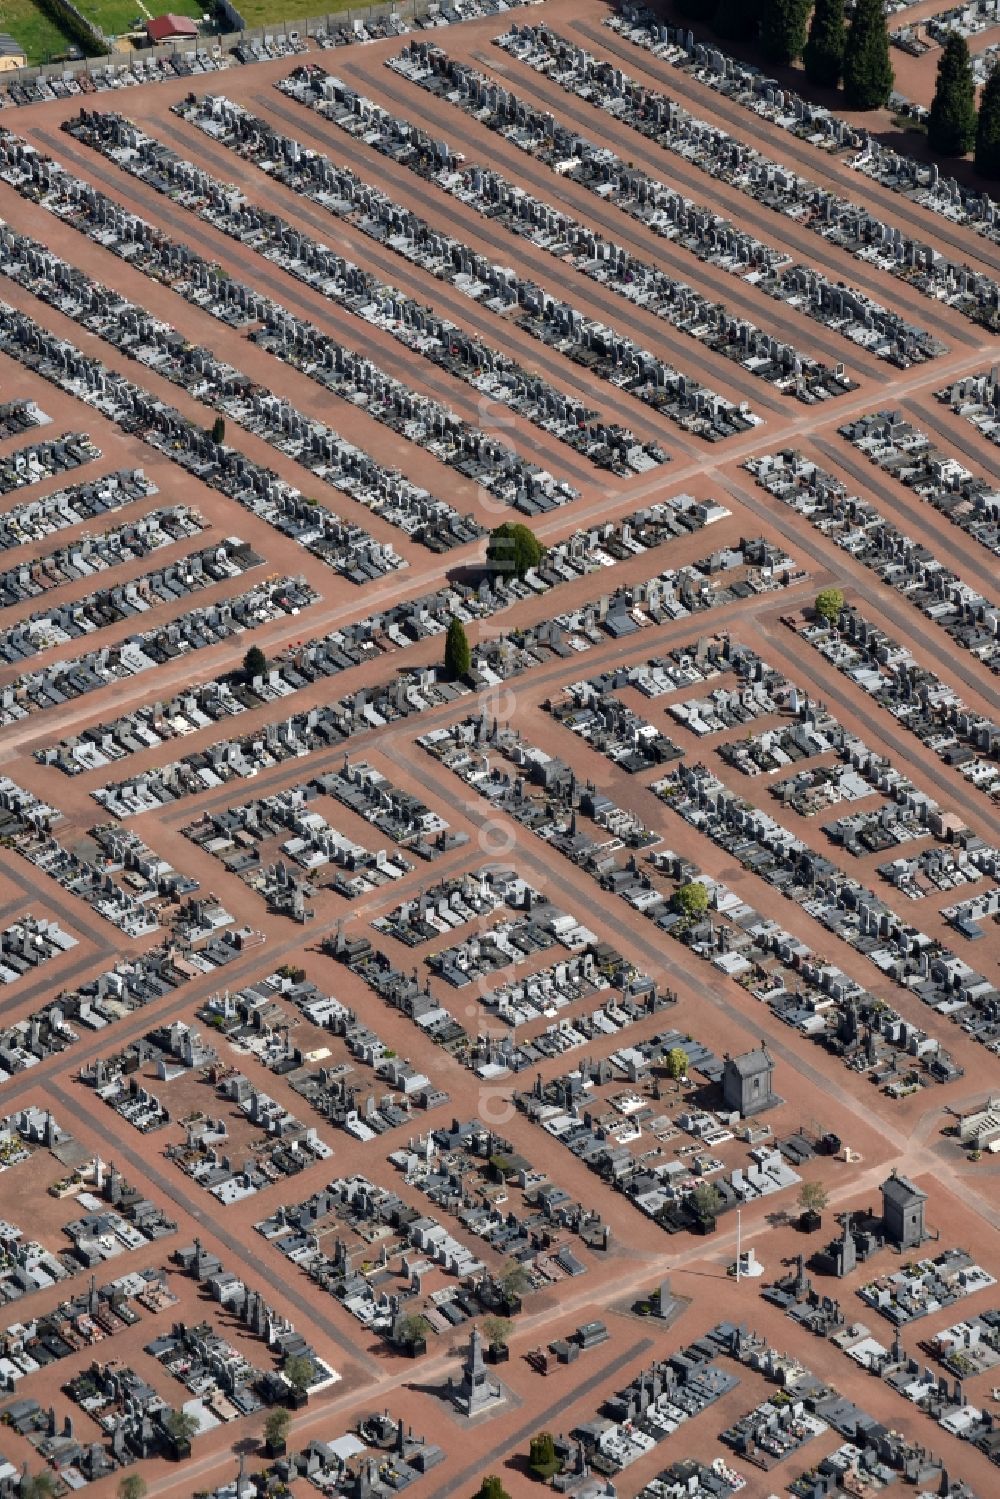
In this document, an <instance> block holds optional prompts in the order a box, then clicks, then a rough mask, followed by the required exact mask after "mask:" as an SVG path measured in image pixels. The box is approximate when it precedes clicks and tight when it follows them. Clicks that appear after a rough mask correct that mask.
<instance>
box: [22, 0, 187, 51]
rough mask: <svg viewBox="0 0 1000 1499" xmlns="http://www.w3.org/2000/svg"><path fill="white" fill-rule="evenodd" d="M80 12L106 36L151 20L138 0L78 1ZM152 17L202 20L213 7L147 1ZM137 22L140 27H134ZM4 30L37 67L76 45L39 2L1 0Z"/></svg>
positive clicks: (172, 0)
mask: <svg viewBox="0 0 1000 1499" xmlns="http://www.w3.org/2000/svg"><path fill="white" fill-rule="evenodd" d="M77 3H78V5H79V8H80V11H81V13H82V14H83V15H85V16H86V17H87V18H88V20H92V21H96V23H97V25H98V26H100V28H101V30H102V31H103V32H104V34H105V36H121V35H122V34H123V33H124V32H126V31H133V30H138V29H141V27H142V26H143V24H144V22H145V21H146V19H147V17H146V16H145V15H144V14H143V10H142V6H141V5H140V4H138V0H77ZM143 4H144V5H145V6H146V9H147V10H148V11H149V14H150V15H151V16H161V15H163V14H164V12H165V11H170V12H171V14H173V15H175V16H190V17H191V18H192V20H195V21H200V20H201V18H202V16H203V15H204V14H205V13H206V12H210V11H211V5H210V4H199V3H198V0H162V3H161V0H143ZM134 22H137V23H138V25H137V26H135V25H133V23H134ZM0 31H7V32H9V33H10V35H11V36H12V37H14V38H15V40H16V41H19V42H20V43H21V46H22V47H23V48H24V49H25V51H26V52H27V54H28V63H29V65H33V64H35V63H40V62H49V61H51V60H52V59H53V58H56V57H62V56H64V55H65V54H66V53H67V52H69V50H70V48H71V47H72V46H73V39H72V37H70V36H68V35H67V33H66V32H64V31H63V30H62V28H61V27H60V26H59V25H58V24H57V23H56V22H55V21H53V20H52V18H51V16H49V14H48V13H47V11H46V10H45V8H44V7H43V6H42V5H41V4H40V3H39V0H0Z"/></svg>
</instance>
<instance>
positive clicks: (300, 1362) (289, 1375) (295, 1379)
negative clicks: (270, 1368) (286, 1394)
mask: <svg viewBox="0 0 1000 1499" xmlns="http://www.w3.org/2000/svg"><path fill="white" fill-rule="evenodd" d="M281 1372H282V1374H283V1375H284V1376H285V1378H286V1379H287V1380H288V1383H289V1384H290V1385H291V1387H292V1389H293V1390H294V1391H295V1393H296V1395H304V1394H305V1392H306V1390H308V1388H309V1386H310V1385H311V1384H312V1382H313V1380H314V1379H315V1377H316V1365H315V1364H314V1363H313V1361H312V1359H311V1358H307V1357H306V1355H305V1354H304V1353H293V1354H291V1355H290V1357H288V1358H286V1359H285V1362H284V1363H283V1364H282V1366H281Z"/></svg>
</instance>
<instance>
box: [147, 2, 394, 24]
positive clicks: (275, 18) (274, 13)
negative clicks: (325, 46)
mask: <svg viewBox="0 0 1000 1499" xmlns="http://www.w3.org/2000/svg"><path fill="white" fill-rule="evenodd" d="M148 3H149V0H147V4H148ZM233 3H234V5H235V6H236V9H237V10H238V11H239V13H240V15H241V16H242V17H243V19H244V21H246V23H247V26H248V27H249V28H250V29H251V30H253V29H254V28H255V27H258V26H275V25H277V23H278V22H279V21H298V20H301V18H302V17H303V16H320V15H322V16H326V15H332V14H333V12H334V11H337V10H352V9H353V10H356V11H357V12H358V14H359V15H363V14H364V12H365V10H366V8H367V7H366V6H365V4H364V0H323V4H322V5H321V6H320V7H319V8H318V9H317V7H316V5H315V3H312V5H311V7H310V4H309V3H304V0H233Z"/></svg>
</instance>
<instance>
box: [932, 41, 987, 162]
mask: <svg viewBox="0 0 1000 1499" xmlns="http://www.w3.org/2000/svg"><path fill="white" fill-rule="evenodd" d="M975 143H976V84H975V80H974V79H973V76H972V59H971V58H970V56H969V44H968V42H967V41H966V40H965V37H964V36H959V34H958V32H957V31H953V32H951V33H950V34H949V37H948V40H947V41H946V42H945V44H944V50H943V51H942V53H941V56H940V58H939V59H938V69H937V86H936V88H935V89H934V98H933V100H932V102H931V112H930V114H929V115H928V117H927V144H928V145H929V146H930V148H931V150H932V151H937V152H939V153H940V154H941V155H942V156H964V155H965V153H966V152H967V151H971V150H972V148H973V146H974V145H975Z"/></svg>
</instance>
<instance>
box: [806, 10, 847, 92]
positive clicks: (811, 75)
mask: <svg viewBox="0 0 1000 1499" xmlns="http://www.w3.org/2000/svg"><path fill="white" fill-rule="evenodd" d="M846 34H847V33H846V27H845V26H844V0H816V9H815V10H814V11H813V14H812V21H811V23H810V26H809V40H808V41H807V42H806V44H805V47H804V48H803V51H802V57H803V61H804V62H805V66H806V77H807V78H808V79H809V82H810V83H815V84H816V86H817V87H818V88H836V87H837V84H838V83H839V82H840V75H841V73H842V72H843V69H844V41H845V37H846Z"/></svg>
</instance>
